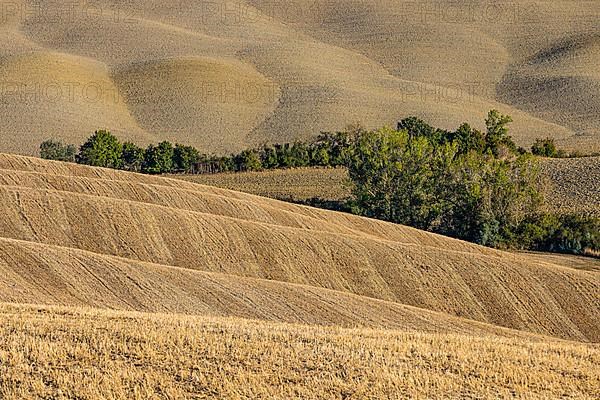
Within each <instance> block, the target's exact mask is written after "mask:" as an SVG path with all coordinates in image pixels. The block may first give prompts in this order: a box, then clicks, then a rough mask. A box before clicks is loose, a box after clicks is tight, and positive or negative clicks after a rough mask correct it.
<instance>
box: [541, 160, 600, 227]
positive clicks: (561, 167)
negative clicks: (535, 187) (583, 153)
mask: <svg viewBox="0 0 600 400" xmlns="http://www.w3.org/2000/svg"><path fill="white" fill-rule="evenodd" d="M542 166H543V171H544V174H545V175H546V176H547V177H548V180H549V181H550V187H549V193H548V194H547V196H546V201H547V202H548V205H549V206H550V208H551V209H553V210H555V211H558V212H577V213H583V214H588V215H594V216H596V217H600V157H587V158H568V159H548V160H544V162H543V164H542Z"/></svg>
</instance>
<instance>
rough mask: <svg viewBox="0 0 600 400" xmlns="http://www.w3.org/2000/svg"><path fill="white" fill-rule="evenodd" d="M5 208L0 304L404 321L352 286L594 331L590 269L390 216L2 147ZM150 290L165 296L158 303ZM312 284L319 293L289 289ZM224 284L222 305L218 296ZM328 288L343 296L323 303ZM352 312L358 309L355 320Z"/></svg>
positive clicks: (485, 316)
mask: <svg viewBox="0 0 600 400" xmlns="http://www.w3.org/2000/svg"><path fill="white" fill-rule="evenodd" d="M0 204H1V206H2V211H1V212H0V237H2V238H3V240H2V241H1V242H0V244H1V246H0V248H2V251H0V269H1V270H2V274H1V275H0V282H1V283H0V284H2V285H3V286H4V290H2V291H0V296H2V297H0V301H10V302H19V301H25V302H32V301H36V300H35V299H38V300H39V301H43V302H47V303H51V304H58V305H60V304H65V305H72V304H75V305H93V306H97V307H104V306H106V307H114V308H124V309H133V310H136V309H139V310H145V311H165V310H166V311H178V312H190V313H195V312H203V311H211V310H212V312H213V313H215V314H217V315H236V316H248V317H252V318H257V317H258V318H263V317H262V316H261V315H264V316H266V317H265V318H266V319H275V320H283V321H290V322H311V323H312V322H314V323H325V324H327V323H342V324H344V325H346V326H349V325H350V326H351V325H352V324H353V323H355V324H363V325H369V324H371V325H373V326H385V325H386V324H390V326H398V325H399V324H401V323H402V318H401V314H402V312H403V311H402V310H399V311H397V315H394V312H395V311H393V310H394V309H393V308H389V309H387V306H385V305H381V304H382V303H370V302H366V303H365V304H364V306H360V304H358V303H360V302H361V301H363V300H352V301H351V299H356V298H354V297H351V295H357V296H365V297H369V298H372V299H377V300H383V301H387V302H395V303H399V304H405V305H409V306H414V307H419V308H423V309H428V310H431V311H436V312H444V313H448V314H450V315H454V316H459V317H464V318H468V319H471V320H475V321H480V322H485V323H492V324H496V325H499V326H503V327H508V328H515V329H522V330H525V331H530V332H535V333H540V334H546V335H552V336H556V337H561V338H567V339H573V340H582V341H598V340H599V338H600V326H599V324H598V321H597V318H596V316H597V315H598V314H599V313H600V297H599V296H598V290H599V289H598V288H599V287H600V276H599V275H598V274H597V273H596V272H594V271H582V270H577V269H573V268H569V267H566V266H564V265H560V262H556V263H553V262H548V261H546V262H543V261H540V260H538V259H530V258H528V257H527V256H526V255H517V254H509V253H504V252H500V251H496V250H492V249H488V248H483V247H480V246H476V245H473V244H469V243H465V242H461V241H458V240H453V239H448V238H445V237H442V236H438V235H433V234H429V233H426V232H422V231H418V230H416V229H411V228H407V227H402V226H397V225H393V224H389V223H384V222H381V221H375V220H369V219H365V218H359V217H355V216H351V215H346V214H340V213H334V212H328V211H324V210H318V209H313V208H309V207H303V206H297V205H293V204H288V203H284V202H280V201H276V200H271V199H266V198H261V197H256V196H253V195H249V194H243V193H240V192H231V191H227V190H224V189H217V188H213V187H208V186H201V185H197V184H194V183H189V182H183V181H179V180H172V179H166V178H160V177H151V176H142V175H137V174H130V173H126V172H120V171H112V170H103V169H98V168H88V167H83V166H78V165H73V164H65V163H57V162H48V161H43V160H38V159H31V158H27V157H20V156H10V155H1V156H0ZM150 264H152V265H150ZM174 267H176V268H174ZM211 273H212V274H211ZM215 274H216V275H215ZM265 280H266V281H270V283H269V282H266V281H265ZM195 282H197V284H196V283H195ZM288 284H292V286H289V285H288ZM294 285H302V287H299V286H294ZM157 287H158V288H160V296H161V297H160V298H161V299H162V300H164V304H161V302H157V305H155V306H152V304H151V301H152V295H153V290H156V288H157ZM304 287H312V288H318V290H317V289H315V290H316V291H314V290H312V291H311V290H307V291H306V295H305V296H304V297H302V296H299V295H298V294H296V293H298V292H302V291H303V290H304ZM322 289H329V290H333V291H336V292H340V293H336V294H335V296H334V295H330V294H325V292H322V291H320V290H322ZM224 293H225V294H226V293H229V295H228V296H229V300H227V302H224V303H221V304H219V299H221V298H226V297H223V296H225V294H224ZM154 295H157V294H154ZM211 296H212V297H211ZM236 296H237V300H236ZM349 296H350V297H349ZM294 297H295V298H297V299H296V300H293V299H292V298H294ZM330 297H331V299H333V298H336V299H337V300H335V302H336V305H329V306H327V304H326V303H327V301H330V300H328V299H329V298H330ZM331 301H333V300H331ZM357 302H358V303H357ZM283 304H284V305H283ZM303 304H305V305H303ZM344 304H346V305H344ZM352 304H354V305H352ZM249 305H250V307H249ZM288 306H289V307H288ZM152 307H154V308H152ZM160 307H164V308H160ZM251 307H255V308H256V310H254V311H248V310H249V308H251ZM378 308H379V311H377V309H378ZM344 309H346V310H357V312H356V314H357V316H356V317H355V318H354V321H353V317H352V315H353V312H352V311H344V312H340V311H339V310H344ZM286 310H287V311H286ZM317 310H320V311H318V312H317ZM336 310H338V311H336ZM398 313H399V314H398ZM257 314H259V315H257ZM290 315H291V317H290ZM371 315H372V317H370V316H371Z"/></svg>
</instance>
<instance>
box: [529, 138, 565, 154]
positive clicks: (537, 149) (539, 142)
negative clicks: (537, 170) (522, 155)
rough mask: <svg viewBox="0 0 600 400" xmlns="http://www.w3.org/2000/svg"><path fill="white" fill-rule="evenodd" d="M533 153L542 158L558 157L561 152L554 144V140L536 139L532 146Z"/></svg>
mask: <svg viewBox="0 0 600 400" xmlns="http://www.w3.org/2000/svg"><path fill="white" fill-rule="evenodd" d="M531 153H532V154H534V155H536V156H541V157H558V156H559V152H558V149H557V148H556V144H555V143H554V139H551V138H546V139H536V141H535V143H534V144H533V146H531Z"/></svg>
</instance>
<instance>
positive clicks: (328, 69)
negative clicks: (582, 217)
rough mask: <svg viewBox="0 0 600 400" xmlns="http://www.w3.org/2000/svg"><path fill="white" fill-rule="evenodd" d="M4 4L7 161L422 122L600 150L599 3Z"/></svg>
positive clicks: (2, 146) (1, 53)
mask: <svg viewBox="0 0 600 400" xmlns="http://www.w3.org/2000/svg"><path fill="white" fill-rule="evenodd" d="M230 3H231V2H228V1H226V0H216V1H211V2H202V3H198V2H197V1H193V0H182V1H177V2H176V3H174V4H172V3H165V2H161V1H157V0H131V1H108V0H99V1H95V2H93V6H92V5H89V4H88V3H85V2H83V3H77V4H69V5H65V4H63V3H61V2H55V1H50V0H43V1H37V0H36V1H34V0H19V1H16V2H15V1H13V0H0V7H1V9H2V10H3V12H2V18H1V19H0V35H1V37H2V39H3V40H2V41H1V42H0V43H1V44H0V81H1V82H3V83H2V87H1V88H0V89H1V90H0V119H1V120H2V127H1V130H2V141H1V143H0V151H5V152H19V153H22V154H30V155H31V154H34V153H35V152H36V150H37V146H38V145H39V143H40V142H41V141H42V140H45V139H47V138H49V137H57V138H60V139H63V140H65V141H67V142H71V143H81V142H82V141H83V140H84V139H85V138H86V137H87V136H88V135H89V134H90V133H91V132H93V131H94V130H96V129H99V128H108V129H110V130H112V131H113V132H114V133H116V134H118V135H119V136H120V137H123V138H128V139H132V140H135V141H137V142H139V143H140V144H147V143H149V142H158V141H160V140H161V139H168V140H170V141H178V142H183V143H184V144H190V145H194V146H196V147H198V148H200V149H202V150H203V151H204V152H207V153H211V152H217V153H224V152H231V151H238V150H240V149H243V148H247V147H249V146H256V145H259V144H261V143H263V142H288V141H292V140H294V139H306V138H308V137H309V136H311V135H316V134H318V132H319V131H322V130H336V129H341V128H343V127H344V126H345V125H346V124H348V123H352V122H355V121H362V122H363V124H364V125H365V126H367V127H378V126H382V125H386V124H387V125H393V124H394V123H395V122H396V121H397V120H398V119H400V118H402V117H405V116H408V115H416V116H418V117H421V118H423V119H425V120H427V121H429V122H430V123H431V124H433V125H434V126H440V127H444V128H456V127H457V126H458V125H459V124H460V123H462V122H464V121H467V122H470V123H471V124H472V125H473V126H477V127H481V124H482V121H483V119H484V116H485V115H486V113H487V111H489V110H490V109H493V108H496V109H499V110H500V111H501V112H502V113H504V114H510V115H512V116H513V118H514V120H515V123H514V125H513V132H512V133H513V136H514V137H515V139H516V140H517V142H518V144H520V145H528V144H530V143H531V142H532V141H533V140H534V139H535V138H538V137H546V136H551V137H554V138H555V139H557V141H558V143H559V144H560V145H561V147H565V148H568V149H579V150H582V151H591V150H599V149H600V147H599V146H600V145H599V143H600V141H599V140H598V132H599V131H600V119H599V117H598V116H599V115H600V112H598V111H599V110H600V96H599V94H600V77H599V74H598V72H597V65H598V63H599V61H600V58H599V57H600V51H599V49H600V45H599V43H600V41H599V40H600V39H599V38H600V30H599V28H598V24H597V21H598V19H599V18H600V7H598V5H597V3H596V2H593V1H587V2H585V1H581V2H573V1H570V0H559V1H552V2H548V1H531V0H516V1H511V2H504V3H500V4H498V2H495V1H492V0H485V1H480V2H476V4H475V3H474V2H472V1H466V0H460V1H456V0H443V1H429V0H418V1H412V2H408V3H406V2H404V3H402V4H400V3H398V2H397V1H393V0H375V1H372V2H364V1H358V0H350V1H349V0H333V1H331V0H316V1H315V0H291V1H286V2H273V1H270V0H269V1H267V0H243V1H237V2H235V6H232V5H231V4H230Z"/></svg>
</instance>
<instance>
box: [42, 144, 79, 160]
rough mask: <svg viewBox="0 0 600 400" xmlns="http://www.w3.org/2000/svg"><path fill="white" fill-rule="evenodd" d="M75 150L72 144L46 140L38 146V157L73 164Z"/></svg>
mask: <svg viewBox="0 0 600 400" xmlns="http://www.w3.org/2000/svg"><path fill="white" fill-rule="evenodd" d="M76 153H77V150H76V149H75V146H73V145H72V144H64V143H63V142H61V141H59V140H52V139H50V140H46V141H44V142H42V144H40V157H42V158H43V159H46V160H55V161H66V162H75V159H76V158H75V156H76Z"/></svg>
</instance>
